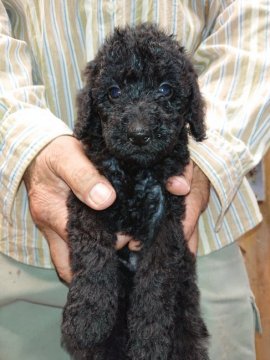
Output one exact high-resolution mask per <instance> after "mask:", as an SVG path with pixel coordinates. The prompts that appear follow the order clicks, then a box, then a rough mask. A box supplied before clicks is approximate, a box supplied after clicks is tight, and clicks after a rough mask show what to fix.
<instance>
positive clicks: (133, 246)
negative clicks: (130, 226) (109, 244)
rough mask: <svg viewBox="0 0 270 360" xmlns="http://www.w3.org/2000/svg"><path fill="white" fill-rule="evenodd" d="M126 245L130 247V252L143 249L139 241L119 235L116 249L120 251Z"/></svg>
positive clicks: (128, 236)
mask: <svg viewBox="0 0 270 360" xmlns="http://www.w3.org/2000/svg"><path fill="white" fill-rule="evenodd" d="M126 245H128V248H129V250H130V251H139V250H141V247H142V245H141V242H140V241H138V240H134V239H133V238H132V237H131V236H130V235H126V234H122V233H118V234H117V242H116V244H115V249H116V250H120V249H122V248H123V247H125V246H126Z"/></svg>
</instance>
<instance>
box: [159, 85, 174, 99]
mask: <svg viewBox="0 0 270 360" xmlns="http://www.w3.org/2000/svg"><path fill="white" fill-rule="evenodd" d="M158 92H159V93H160V94H161V95H163V96H166V97H168V96H171V95H172V93H173V88H172V86H171V85H170V84H168V83H163V84H161V85H160V87H159V89H158Z"/></svg>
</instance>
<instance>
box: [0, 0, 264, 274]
mask: <svg viewBox="0 0 270 360" xmlns="http://www.w3.org/2000/svg"><path fill="white" fill-rule="evenodd" d="M145 21H149V22H155V23H158V24H159V25H160V26H161V27H162V28H164V29H165V30H166V31H168V33H174V34H175V35H176V37H177V39H179V41H180V42H181V43H182V45H184V46H185V47H186V49H187V50H188V52H189V53H190V54H191V55H192V58H193V62H194V65H195V67H196V69H197V72H198V74H199V82H200V86H201V90H202V93H203V96H204V98H205V101H206V104H207V112H206V121H207V127H208V130H207V140H206V141H204V142H203V143H196V142H195V141H193V140H192V139H191V140H190V151H191V156H192V159H193V160H194V161H195V163H197V164H198V165H199V167H200V168H201V169H202V170H203V171H204V173H205V174H206V175H207V177H208V178H209V179H210V182H211V191H210V192H211V194H210V201H209V205H208V207H207V209H206V211H205V212H204V213H203V214H202V216H201V217H200V220H199V237H200V239H199V251H198V252H199V255H203V254H208V253H210V252H211V251H214V250H217V249H219V248H222V247H223V246H225V245H227V244H229V243H231V242H233V241H234V240H236V239H237V238H238V237H240V236H241V235H242V234H243V233H245V232H247V231H248V230H249V229H251V228H253V227H254V226H255V225H256V224H258V223H259V222H260V221H261V214H260V211H259V208H258V205H257V202H256V199H255V196H254V194H253V192H252V190H251V188H250V186H249V184H248V181H247V179H246V177H245V175H246V174H247V172H248V171H249V170H250V169H252V168H253V167H254V166H255V165H256V164H257V163H258V162H259V161H260V159H261V158H262V157H263V155H264V153H265V152H266V150H267V148H268V147H269V143H270V101H269V99H270V1H260V0H257V1H253V0H251V1H249V0H238V1H233V0H211V1H210V0H209V1H208V0H182V1H180V0H141V1H139V0H80V1H79V0H77V1H76V0H63V1H60V0H3V1H0V34H1V35H0V54H1V59H0V77H1V78H0V202H1V205H2V206H1V209H2V211H1V214H0V226H1V229H0V251H1V252H3V253H5V254H7V255H9V256H11V257H13V258H15V259H17V260H19V261H21V262H24V263H27V264H31V265H36V266H41V267H47V268H50V267H52V264H51V261H50V255H49V250H48V245H47V242H46V240H45V239H44V238H43V236H42V234H41V233H40V232H39V230H38V229H37V227H36V226H35V225H34V223H33V221H32V219H31V216H30V212H29V208H28V199H27V193H26V190H25V187H24V184H23V182H22V176H23V173H24V171H25V169H26V168H27V166H28V165H29V163H30V162H31V160H32V159H33V158H34V157H35V156H36V154H37V153H38V152H39V151H40V150H41V149H42V148H43V147H44V146H45V145H46V144H48V143H49V142H50V141H51V140H52V139H54V138H56V137H57V136H59V135H64V134H71V133H72V127H73V124H74V121H75V118H76V108H75V99H76V93H77V91H78V90H79V89H80V88H81V87H82V85H83V84H82V79H81V71H82V69H83V68H84V67H85V64H86V61H88V60H91V59H92V58H93V57H94V56H95V54H96V52H97V49H98V47H99V46H100V45H101V44H102V42H103V41H104V38H105V37H106V36H107V35H108V34H109V33H110V32H111V31H112V30H113V28H114V27H115V26H117V25H120V26H123V25H125V24H130V25H134V24H138V23H140V22H145Z"/></svg>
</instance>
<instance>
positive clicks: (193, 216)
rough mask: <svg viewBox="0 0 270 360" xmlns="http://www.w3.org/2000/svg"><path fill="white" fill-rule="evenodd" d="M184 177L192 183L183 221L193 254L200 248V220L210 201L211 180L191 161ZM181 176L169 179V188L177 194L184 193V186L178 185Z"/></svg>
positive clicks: (187, 196) (186, 199)
mask: <svg viewBox="0 0 270 360" xmlns="http://www.w3.org/2000/svg"><path fill="white" fill-rule="evenodd" d="M183 177H184V179H185V180H186V181H187V183H188V184H190V191H188V193H187V195H186V198H185V203H186V214H185V219H184V221H183V226H184V234H185V238H186V240H187V241H188V246H189V249H190V251H191V252H192V253H193V254H196V252H197V248H198V220H199V217H200V215H201V213H202V212H203V211H204V210H205V209H206V207H207V204H208V201H209V192H210V182H209V180H208V178H207V177H206V175H205V174H204V173H203V172H202V171H201V169H200V168H199V167H198V166H197V165H194V164H193V162H192V161H191V162H190V163H189V165H188V166H187V167H186V169H185V172H184V174H183ZM179 178H181V177H173V178H171V179H169V181H168V186H167V189H168V190H169V191H170V192H171V193H173V194H175V195H185V194H183V190H184V189H183V187H180V186H179V185H178V186H177V182H179Z"/></svg>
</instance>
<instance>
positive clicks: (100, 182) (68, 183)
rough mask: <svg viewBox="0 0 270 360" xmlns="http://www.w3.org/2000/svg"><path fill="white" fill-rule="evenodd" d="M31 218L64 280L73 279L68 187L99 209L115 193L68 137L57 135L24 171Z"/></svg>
mask: <svg viewBox="0 0 270 360" xmlns="http://www.w3.org/2000/svg"><path fill="white" fill-rule="evenodd" d="M24 182H25V185H26V188H27V191H28V197H29V206H30V211H31V215H32V218H33V220H34V222H35V223H36V224H37V226H38V227H39V229H40V230H41V231H42V233H43V234H44V236H45V237H46V239H47V241H48V244H49V248H50V254H51V258H52V261H53V263H54V265H55V268H56V270H57V272H58V274H59V276H60V278H62V279H63V280H64V281H65V282H67V283H68V282H70V281H71V278H72V274H71V269H70V263H69V248H68V244H67V233H66V222H67V216H68V214H67V206H66V201H67V197H68V194H69V192H70V189H71V190H72V191H73V192H74V194H75V195H76V196H77V197H78V198H79V199H80V200H81V201H83V202H84V203H86V204H87V205H88V206H90V207H91V208H93V209H96V210H102V209H105V208H107V207H108V206H110V205H111V204H112V203H113V202H114V200H115V198H116V194H115V191H114V189H113V188H112V186H111V185H110V183H109V182H108V180H107V179H106V178H105V177H104V176H101V175H100V174H99V173H98V171H97V170H96V169H95V167H94V165H93V164H92V163H91V162H90V161H89V159H88V158H87V157H86V156H85V154H84V152H83V148H82V145H81V143H80V142H79V141H78V140H77V139H75V138H74V137H71V136H60V137H58V138H56V139H55V140H53V141H52V142H51V143H50V144H48V145H47V146H46V147H45V148H44V149H42V151H41V152H40V153H39V154H38V155H37V156H36V158H35V159H34V160H33V161H32V163H31V164H30V165H29V166H28V168H27V170H26V172H25V174H24Z"/></svg>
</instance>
